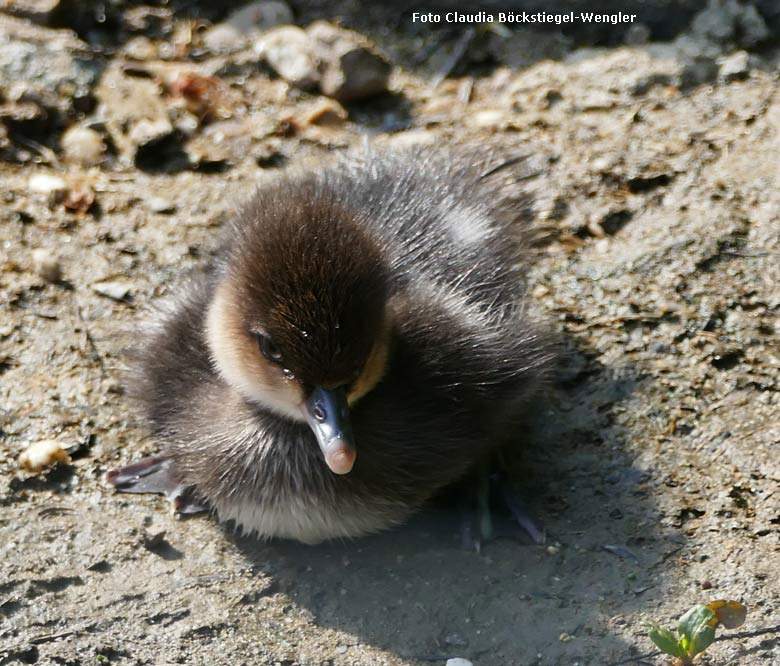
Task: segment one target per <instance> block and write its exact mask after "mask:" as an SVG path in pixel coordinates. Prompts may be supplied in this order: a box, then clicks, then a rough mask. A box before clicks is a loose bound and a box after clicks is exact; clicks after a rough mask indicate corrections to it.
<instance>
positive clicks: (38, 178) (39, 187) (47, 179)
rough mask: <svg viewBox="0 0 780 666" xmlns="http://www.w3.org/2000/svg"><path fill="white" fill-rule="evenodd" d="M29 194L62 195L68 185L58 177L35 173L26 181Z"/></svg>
mask: <svg viewBox="0 0 780 666" xmlns="http://www.w3.org/2000/svg"><path fill="white" fill-rule="evenodd" d="M27 186H28V187H29V188H30V192H35V193H36V194H46V195H52V194H63V193H64V192H65V190H67V189H68V184H67V183H66V182H65V181H64V180H63V179H62V178H60V177H59V176H52V175H49V174H48V173H37V174H35V175H34V176H31V177H30V180H29V181H27Z"/></svg>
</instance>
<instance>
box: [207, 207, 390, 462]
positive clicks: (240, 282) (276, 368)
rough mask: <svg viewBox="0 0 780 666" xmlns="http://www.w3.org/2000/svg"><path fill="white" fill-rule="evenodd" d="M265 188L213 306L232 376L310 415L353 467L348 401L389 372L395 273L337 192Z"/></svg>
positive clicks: (287, 412)
mask: <svg viewBox="0 0 780 666" xmlns="http://www.w3.org/2000/svg"><path fill="white" fill-rule="evenodd" d="M300 194H301V195H302V196H296V197H287V198H286V199H285V197H283V196H282V195H279V196H277V197H275V198H274V197H270V198H269V197H268V196H265V197H263V195H259V196H258V198H256V199H255V201H254V202H253V203H252V204H251V205H250V206H249V207H247V209H246V210H245V211H244V212H243V217H242V219H240V220H238V223H237V224H236V225H235V230H234V234H233V242H232V246H231V248H230V250H229V251H228V254H227V261H226V265H225V270H224V272H223V273H222V277H221V278H220V281H219V284H218V286H217V288H216V290H215V293H214V297H213V299H212V301H211V304H210V306H209V312H208V317H207V326H206V329H207V330H206V333H207V340H208V344H209V347H210V350H211V353H212V357H213V361H214V364H215V366H216V368H217V370H218V371H219V373H220V374H221V375H222V377H223V378H224V379H225V381H227V382H228V383H229V384H231V385H232V386H233V387H234V388H236V389H237V390H238V391H239V392H240V393H241V394H242V395H243V396H244V397H245V398H246V399H248V400H250V401H251V402H253V403H255V404H257V405H259V406H261V407H263V408H266V409H268V410H270V411H272V412H275V413H276V414H279V415H282V416H284V417H287V418H289V419H293V420H296V421H305V422H307V423H308V424H309V425H310V427H311V428H312V430H313V432H314V434H315V435H316V437H317V441H318V443H319V445H320V448H321V449H322V452H323V455H324V457H325V462H326V463H327V465H328V467H330V469H331V470H332V471H333V472H335V473H337V474H346V473H348V472H349V471H350V470H351V469H352V466H353V464H354V461H355V457H356V452H355V446H354V442H353V438H352V434H351V430H350V421H349V406H350V405H352V404H353V403H355V402H356V401H357V400H359V399H360V398H361V397H362V396H364V395H365V394H366V393H368V392H369V391H370V390H371V389H372V388H374V386H375V385H376V384H377V382H379V380H380V379H381V377H382V374H383V373H384V369H385V365H386V362H387V356H388V344H389V338H390V335H389V326H390V324H389V318H388V314H387V307H386V304H387V293H388V280H387V273H386V267H385V263H384V261H383V258H382V253H381V250H380V248H379V247H378V245H377V243H376V242H375V241H374V240H372V239H371V238H369V237H368V235H367V234H366V233H365V231H363V230H361V228H360V227H359V226H358V225H357V224H355V222H354V221H353V219H352V217H351V216H350V214H349V213H348V212H346V211H345V210H344V209H342V208H341V207H340V206H339V205H338V204H337V203H335V202H323V201H318V200H317V198H316V196H313V197H307V196H305V194H304V193H300Z"/></svg>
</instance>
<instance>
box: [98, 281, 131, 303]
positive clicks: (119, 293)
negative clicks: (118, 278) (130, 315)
mask: <svg viewBox="0 0 780 666" xmlns="http://www.w3.org/2000/svg"><path fill="white" fill-rule="evenodd" d="M92 288H93V289H94V290H95V291H96V292H97V293H98V294H100V295H101V296H107V297H108V298H113V299H114V300H115V301H123V300H125V299H126V298H127V297H128V296H129V295H130V285H129V284H126V283H124V282H96V283H95V284H93V285H92Z"/></svg>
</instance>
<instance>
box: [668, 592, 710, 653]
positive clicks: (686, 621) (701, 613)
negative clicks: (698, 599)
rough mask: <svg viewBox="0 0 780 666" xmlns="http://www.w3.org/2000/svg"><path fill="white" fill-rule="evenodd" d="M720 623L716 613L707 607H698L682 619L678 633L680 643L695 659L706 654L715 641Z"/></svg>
mask: <svg viewBox="0 0 780 666" xmlns="http://www.w3.org/2000/svg"><path fill="white" fill-rule="evenodd" d="M717 623H718V620H717V617H716V616H715V613H713V612H712V611H711V610H710V609H709V608H707V606H702V605H697V606H694V607H693V608H691V609H690V610H689V611H688V612H687V613H685V615H683V616H682V617H681V618H680V622H679V624H678V626H677V631H678V633H679V634H680V640H679V643H680V645H681V646H682V647H683V649H684V650H685V651H686V652H687V654H688V656H690V657H693V656H694V655H696V654H699V652H704V650H706V649H707V648H708V647H709V646H710V644H711V643H712V641H714V640H715V625H716V624H717Z"/></svg>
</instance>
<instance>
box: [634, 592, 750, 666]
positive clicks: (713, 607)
mask: <svg viewBox="0 0 780 666" xmlns="http://www.w3.org/2000/svg"><path fill="white" fill-rule="evenodd" d="M746 615H747V608H746V607H745V606H744V605H743V604H741V603H739V602H738V601H725V600H722V599H720V600H718V601H713V602H711V603H709V604H707V605H706V606H704V605H701V604H698V605H696V606H694V607H693V608H691V609H690V610H688V611H687V612H686V613H685V615H683V616H682V617H681V618H680V621H679V622H678V624H677V632H676V633H675V632H672V631H670V630H669V629H665V628H663V627H659V626H658V625H657V624H652V623H650V624H649V629H648V636H649V637H650V640H651V641H653V643H655V645H656V647H658V648H659V649H660V650H661V651H662V652H665V653H666V654H668V655H670V656H672V657H674V658H675V661H674V663H675V664H678V665H679V666H689V664H692V663H693V659H694V657H695V656H696V655H697V654H701V653H702V652H704V651H705V650H706V649H707V648H708V647H709V646H710V645H711V644H712V642H713V641H714V640H715V630H716V629H717V628H718V626H723V627H725V628H726V629H735V628H736V627H739V626H740V625H741V624H742V623H743V622H744V621H745V616H746Z"/></svg>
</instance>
